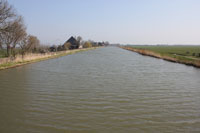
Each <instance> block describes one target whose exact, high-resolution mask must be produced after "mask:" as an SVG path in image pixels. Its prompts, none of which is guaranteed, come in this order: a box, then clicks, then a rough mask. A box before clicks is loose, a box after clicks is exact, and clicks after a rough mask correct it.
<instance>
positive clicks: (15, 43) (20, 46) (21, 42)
mask: <svg viewBox="0 0 200 133" xmlns="http://www.w3.org/2000/svg"><path fill="white" fill-rule="evenodd" d="M3 48H5V49H6V55H7V56H8V57H10V56H15V55H16V54H19V53H21V54H22V55H24V54H25V53H26V52H30V51H31V52H37V51H39V50H41V45H40V41H39V39H38V38H37V37H36V36H33V35H28V34H27V32H26V26H25V24H24V20H23V17H22V16H20V15H18V14H17V13H16V11H15V9H14V8H13V7H12V6H11V5H10V4H9V3H8V2H7V1H6V0H0V49H3Z"/></svg>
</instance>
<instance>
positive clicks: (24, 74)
mask: <svg viewBox="0 0 200 133" xmlns="http://www.w3.org/2000/svg"><path fill="white" fill-rule="evenodd" d="M73 132H75V133H76V132H81V133H88V132H92V133H102V132H105V133H112V132H113V133H129V132H130V133H133V132H134V133H137V132H138V133H140V132H141V133H160V132H166V133H178V132H180V133H182V132H186V133H188V132H200V69H197V68H194V67H190V66H186V65H182V64H176V63H171V62H167V61H163V60H161V59H155V58H152V57H147V56H141V55H139V54H137V53H134V52H130V51H127V50H123V49H120V48H117V47H106V48H98V49H95V50H90V51H86V52H80V53H76V54H73V55H68V56H64V57H60V58H57V59H50V60H46V61H42V62H38V63H34V64H29V65H25V66H21V67H17V68H13V69H8V70H3V71H0V133H73Z"/></svg>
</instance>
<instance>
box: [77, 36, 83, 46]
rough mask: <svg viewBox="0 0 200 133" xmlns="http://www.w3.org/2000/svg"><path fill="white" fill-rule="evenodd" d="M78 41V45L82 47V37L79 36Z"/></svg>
mask: <svg viewBox="0 0 200 133" xmlns="http://www.w3.org/2000/svg"><path fill="white" fill-rule="evenodd" d="M76 40H77V43H78V44H79V45H80V44H81V41H82V37H81V36H78V37H77V38H76Z"/></svg>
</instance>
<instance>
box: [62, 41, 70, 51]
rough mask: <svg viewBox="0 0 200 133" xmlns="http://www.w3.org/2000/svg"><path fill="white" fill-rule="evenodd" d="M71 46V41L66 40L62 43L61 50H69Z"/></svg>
mask: <svg viewBox="0 0 200 133" xmlns="http://www.w3.org/2000/svg"><path fill="white" fill-rule="evenodd" d="M70 48H71V43H70V42H66V43H65V44H64V45H63V50H69V49H70Z"/></svg>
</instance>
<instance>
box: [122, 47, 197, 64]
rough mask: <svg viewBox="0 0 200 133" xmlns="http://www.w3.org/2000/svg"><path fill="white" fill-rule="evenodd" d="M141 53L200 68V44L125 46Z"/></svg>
mask: <svg viewBox="0 0 200 133" xmlns="http://www.w3.org/2000/svg"><path fill="white" fill-rule="evenodd" d="M121 48H123V49H126V50H130V51H133V52H137V53H139V54H141V55H146V56H151V57H155V58H160V59H164V60H167V61H170V62H175V63H181V64H185V65H190V66H194V67H198V68H200V46H144V45H142V46H138V45H137V46H123V47H121Z"/></svg>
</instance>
